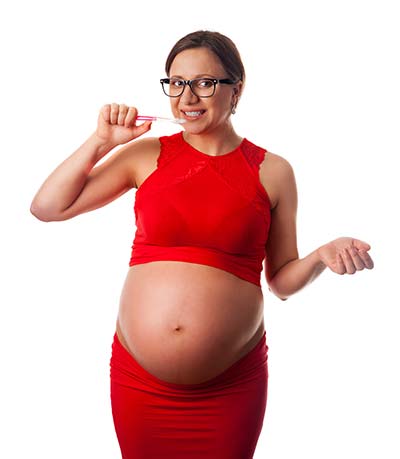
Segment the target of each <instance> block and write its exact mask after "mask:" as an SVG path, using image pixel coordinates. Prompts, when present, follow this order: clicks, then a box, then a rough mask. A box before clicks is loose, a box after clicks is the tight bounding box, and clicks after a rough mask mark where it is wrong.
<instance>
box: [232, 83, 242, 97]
mask: <svg viewBox="0 0 400 459" xmlns="http://www.w3.org/2000/svg"><path fill="white" fill-rule="evenodd" d="M242 89H243V81H238V82H237V83H236V84H235V86H234V87H233V94H234V95H235V96H239V97H240V95H241V93H242Z"/></svg>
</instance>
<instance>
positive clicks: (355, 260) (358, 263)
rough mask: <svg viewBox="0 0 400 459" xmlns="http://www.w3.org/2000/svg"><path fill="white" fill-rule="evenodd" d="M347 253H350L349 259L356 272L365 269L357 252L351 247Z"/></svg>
mask: <svg viewBox="0 0 400 459" xmlns="http://www.w3.org/2000/svg"><path fill="white" fill-rule="evenodd" d="M349 253H350V256H351V259H352V260H353V264H354V266H355V268H356V270H357V271H362V270H363V269H364V268H365V264H364V261H363V260H362V258H361V257H360V255H359V252H358V250H357V249H355V248H354V247H351V249H349Z"/></svg>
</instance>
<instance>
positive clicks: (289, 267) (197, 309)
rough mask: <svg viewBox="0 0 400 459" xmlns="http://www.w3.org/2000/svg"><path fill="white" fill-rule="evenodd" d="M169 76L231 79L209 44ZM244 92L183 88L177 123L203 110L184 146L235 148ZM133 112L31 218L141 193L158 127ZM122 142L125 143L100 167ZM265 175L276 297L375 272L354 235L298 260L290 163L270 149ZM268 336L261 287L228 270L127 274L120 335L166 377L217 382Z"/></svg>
mask: <svg viewBox="0 0 400 459" xmlns="http://www.w3.org/2000/svg"><path fill="white" fill-rule="evenodd" d="M170 76H179V77H182V78H184V79H192V78H196V77H199V76H212V77H216V78H226V77H227V75H226V72H225V70H224V68H223V66H222V64H221V62H220V61H219V60H218V58H217V57H216V56H215V55H214V54H213V53H211V52H210V51H209V50H207V49H204V48H200V49H192V50H186V51H183V52H182V53H180V54H178V55H177V56H176V58H175V60H174V61H173V63H172V66H171V69H170ZM242 90H243V85H242V83H238V84H236V85H217V88H216V92H215V95H214V96H213V97H211V98H206V99H200V98H198V97H197V96H195V95H194V94H193V93H192V92H191V91H190V88H189V87H187V86H186V88H185V91H184V93H183V94H182V96H180V97H179V98H171V99H170V103H171V110H172V114H173V116H175V117H177V118H181V117H182V116H185V115H184V114H183V112H185V111H197V110H204V113H203V114H202V115H201V116H200V117H198V118H197V119H190V120H188V121H187V123H185V125H184V130H185V131H184V139H185V141H186V142H188V143H190V144H191V145H192V146H193V147H195V148H196V149H198V150H200V151H202V152H203V153H206V154H208V155H210V156H213V155H219V154H225V153H227V152H229V151H232V150H233V149H235V148H236V147H237V146H238V145H239V144H240V142H241V141H242V138H241V137H240V136H239V135H237V134H236V132H235V130H234V128H233V126H232V123H231V108H232V107H233V106H236V105H237V103H238V101H239V98H240V96H241V93H242ZM136 116H137V109H136V108H135V107H128V106H126V105H124V104H121V105H118V104H115V103H113V104H106V105H105V106H103V107H102V109H101V110H100V113H99V117H98V126H97V129H96V131H95V132H94V133H93V134H92V135H91V136H90V137H89V138H88V139H87V140H86V141H85V142H84V143H83V144H82V145H81V146H80V147H79V148H78V149H77V150H76V151H75V152H74V153H73V154H72V155H71V156H70V157H68V158H67V159H66V160H65V161H64V162H63V163H61V164H60V165H59V166H58V167H57V168H56V169H55V170H54V171H53V172H52V174H50V176H49V177H48V178H47V179H46V180H45V182H44V183H43V184H42V186H41V187H40V189H39V191H38V192H37V193H36V195H35V197H34V199H33V201H32V205H31V212H32V214H33V215H35V216H36V217H37V218H39V219H40V220H43V221H57V220H58V221H60V220H67V219H70V218H73V217H75V216H77V215H79V214H81V213H84V212H88V211H92V210H94V209H97V208H99V207H102V206H104V205H106V204H107V203H109V202H111V201H113V200H114V199H117V198H118V197H119V196H121V195H122V194H123V193H125V192H127V191H128V190H130V189H132V188H140V186H141V185H142V183H143V182H144V181H145V180H146V179H147V178H148V177H149V175H150V174H152V173H153V172H154V171H155V170H156V167H157V158H158V156H159V154H160V144H159V141H158V139H157V138H151V137H148V138H144V139H139V140H135V142H131V141H132V140H134V139H137V138H138V137H140V136H141V135H142V134H144V133H145V132H147V131H149V129H151V123H150V122H146V123H144V124H142V125H137V124H136ZM129 142H130V143H129ZM122 144H126V145H124V146H123V147H122V148H120V149H119V150H118V151H117V152H116V153H114V154H112V155H111V156H110V157H109V158H108V159H107V160H106V161H104V162H103V163H102V164H101V165H98V166H96V167H95V165H96V163H97V162H98V161H99V160H100V159H101V158H103V157H104V156H105V155H106V154H107V153H109V152H110V151H111V150H112V149H113V148H115V147H116V146H119V145H122ZM259 178H260V181H261V183H262V185H263V186H264V188H265V189H266V191H267V193H268V195H269V198H270V202H271V216H272V221H271V228H270V235H269V238H268V241H267V242H266V255H267V256H266V260H268V263H266V265H265V273H266V281H267V284H268V287H269V289H270V290H271V292H273V293H274V294H275V295H276V296H277V297H278V298H280V299H282V300H286V299H287V298H289V297H290V296H291V295H293V294H294V293H296V292H298V291H299V290H301V289H302V288H304V287H305V286H306V285H308V284H310V283H311V282H312V281H314V280H315V279H316V278H317V277H318V276H319V275H320V274H321V272H322V271H324V270H325V269H326V268H327V267H328V268H329V269H330V270H331V271H333V272H334V273H337V274H340V275H343V274H354V273H356V272H357V271H362V270H363V269H365V268H366V269H371V268H372V267H373V261H372V259H371V257H370V256H369V254H368V251H369V250H370V246H369V245H368V244H367V243H365V242H363V241H360V240H358V239H355V238H352V237H339V238H338V239H335V240H333V241H330V242H327V243H326V244H324V245H322V246H320V247H318V248H316V249H315V250H314V251H313V252H311V253H310V254H308V255H307V256H305V257H304V258H299V254H298V249H297V236H296V212H297V189H296V181H295V176H294V173H293V170H292V167H291V165H290V164H289V162H288V161H287V160H285V159H284V158H283V157H281V156H279V155H277V154H274V153H271V152H268V154H267V155H266V157H265V160H264V161H263V163H262V164H261V165H260V172H259ZM155 285H157V288H154V286H155ZM264 330H265V328H264V321H263V296H262V291H261V289H260V288H259V287H258V286H256V285H255V284H252V283H250V282H247V281H245V280H243V279H240V278H238V277H236V276H234V275H233V274H231V273H228V272H226V271H223V270H219V269H216V268H213V267H210V266H206V265H199V264H195V263H184V262H169V261H160V262H151V263H145V264H141V265H134V266H132V267H131V268H130V269H129V270H128V273H127V276H126V279H125V283H124V286H123V289H122V292H121V298H120V308H119V314H118V320H117V325H116V331H117V334H118V337H119V339H120V341H121V343H122V344H123V346H124V347H125V348H126V349H127V350H128V352H130V353H131V354H132V355H133V356H134V357H135V359H136V360H137V361H138V362H139V364H141V365H142V366H143V367H144V368H145V369H147V370H148V371H150V372H151V373H152V374H154V375H156V376H157V377H159V378H160V379H164V380H166V381H170V382H175V383H184V384H185V383H188V384H190V383H198V382H202V381H205V380H207V379H209V378H211V377H213V376H216V375H217V374H219V373H221V372H222V371H223V370H224V369H226V368H227V367H228V366H230V365H231V364H232V363H234V362H235V361H236V360H238V359H239V358H241V357H243V356H244V355H246V354H247V353H248V352H249V351H250V350H251V349H252V348H253V347H254V346H255V345H256V344H257V342H258V341H259V340H260V338H261V336H262V334H263V332H264ZM210 355H212V356H213V358H212V359H210ZM194 362H195V364H194Z"/></svg>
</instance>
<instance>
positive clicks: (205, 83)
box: [196, 78, 214, 89]
mask: <svg viewBox="0 0 400 459" xmlns="http://www.w3.org/2000/svg"><path fill="white" fill-rule="evenodd" d="M213 85H214V82H213V80H210V79H209V78H201V79H199V80H197V81H196V86H197V87H198V88H199V89H209V88H212V87H213Z"/></svg>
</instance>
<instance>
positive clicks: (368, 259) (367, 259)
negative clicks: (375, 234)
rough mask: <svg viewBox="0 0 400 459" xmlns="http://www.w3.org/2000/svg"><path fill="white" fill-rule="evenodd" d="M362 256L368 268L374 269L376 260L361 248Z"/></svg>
mask: <svg viewBox="0 0 400 459" xmlns="http://www.w3.org/2000/svg"><path fill="white" fill-rule="evenodd" d="M359 254H360V258H361V259H362V260H363V262H364V265H365V267H366V268H367V269H372V268H373V267H374V261H373V260H372V258H371V257H370V255H369V253H367V252H364V251H363V250H360V252H359Z"/></svg>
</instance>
